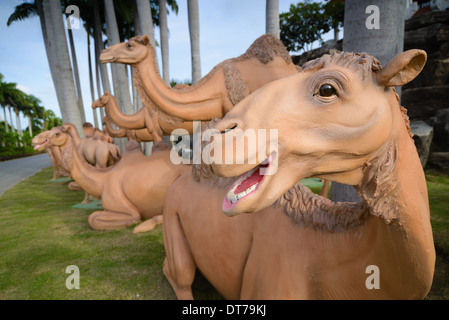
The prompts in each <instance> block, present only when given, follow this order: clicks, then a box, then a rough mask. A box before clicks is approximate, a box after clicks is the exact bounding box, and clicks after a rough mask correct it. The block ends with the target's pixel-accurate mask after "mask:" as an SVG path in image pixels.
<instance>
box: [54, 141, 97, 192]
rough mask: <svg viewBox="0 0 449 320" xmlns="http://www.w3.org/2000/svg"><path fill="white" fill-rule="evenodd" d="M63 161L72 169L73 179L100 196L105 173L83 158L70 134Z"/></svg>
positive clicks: (63, 153) (88, 190)
mask: <svg viewBox="0 0 449 320" xmlns="http://www.w3.org/2000/svg"><path fill="white" fill-rule="evenodd" d="M61 156H62V162H63V163H64V167H65V168H66V169H67V170H68V171H70V175H71V176H72V177H73V179H74V180H75V181H76V182H77V183H78V184H79V185H80V186H81V188H83V190H84V191H86V192H87V193H89V194H91V195H94V196H97V197H99V196H100V195H101V190H102V188H103V180H102V179H103V176H104V173H105V172H103V171H102V170H100V169H96V168H94V167H92V166H91V165H89V164H88V163H87V162H86V161H85V160H84V159H82V158H81V157H80V155H79V153H78V151H77V146H76V144H75V143H74V140H73V137H72V136H71V135H70V134H69V135H68V138H67V143H66V144H65V146H64V148H63V149H62V150H61Z"/></svg>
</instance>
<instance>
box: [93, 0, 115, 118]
mask: <svg viewBox="0 0 449 320" xmlns="http://www.w3.org/2000/svg"><path fill="white" fill-rule="evenodd" d="M98 1H99V0H94V34H93V36H94V44H95V75H96V78H97V91H98V97H101V95H102V91H101V89H100V79H101V85H102V87H103V92H106V91H107V92H109V93H110V92H111V87H110V85H109V75H108V69H107V67H106V65H105V64H102V63H100V53H101V51H103V49H104V46H103V37H102V33H101V17H100V8H99V4H98ZM100 74H101V77H100ZM100 117H101V124H102V126H103V118H104V110H103V108H100Z"/></svg>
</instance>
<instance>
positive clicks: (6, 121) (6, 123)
mask: <svg viewBox="0 0 449 320" xmlns="http://www.w3.org/2000/svg"><path fill="white" fill-rule="evenodd" d="M3 115H4V117H5V131H6V133H8V132H9V128H8V119H6V106H3Z"/></svg>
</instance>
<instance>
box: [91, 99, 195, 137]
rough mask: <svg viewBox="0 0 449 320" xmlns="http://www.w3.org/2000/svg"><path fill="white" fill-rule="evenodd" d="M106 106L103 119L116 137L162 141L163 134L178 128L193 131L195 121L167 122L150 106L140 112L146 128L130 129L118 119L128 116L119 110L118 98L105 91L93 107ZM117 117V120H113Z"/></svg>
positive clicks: (190, 132)
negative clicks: (116, 127)
mask: <svg viewBox="0 0 449 320" xmlns="http://www.w3.org/2000/svg"><path fill="white" fill-rule="evenodd" d="M100 107H104V108H105V113H106V116H105V117H104V119H103V121H104V123H105V125H106V127H107V131H108V133H109V134H110V135H111V136H113V137H116V138H124V137H127V138H128V139H133V140H136V141H138V142H150V141H161V140H162V136H163V135H170V134H171V133H172V132H173V131H174V130H176V129H183V130H186V131H187V132H188V133H189V134H192V133H193V122H192V121H185V122H182V123H178V124H174V123H173V122H167V121H164V120H163V119H161V118H160V117H158V115H157V114H156V113H154V112H152V111H151V110H150V109H149V108H142V109H140V111H139V112H138V114H139V116H140V117H141V119H142V123H143V126H144V128H137V129H129V128H127V125H126V122H125V124H124V123H123V122H121V121H120V120H118V121H117V119H120V118H117V117H121V116H123V117H126V116H127V115H126V114H124V113H122V112H121V111H120V110H119V106H118V103H117V99H115V97H114V96H113V95H111V94H110V93H109V92H105V94H104V95H102V96H101V97H100V99H98V100H96V101H94V102H93V103H92V108H93V109H96V108H100ZM113 119H115V121H114V120H113ZM112 124H115V125H117V126H118V127H119V128H118V129H115V128H113V127H112Z"/></svg>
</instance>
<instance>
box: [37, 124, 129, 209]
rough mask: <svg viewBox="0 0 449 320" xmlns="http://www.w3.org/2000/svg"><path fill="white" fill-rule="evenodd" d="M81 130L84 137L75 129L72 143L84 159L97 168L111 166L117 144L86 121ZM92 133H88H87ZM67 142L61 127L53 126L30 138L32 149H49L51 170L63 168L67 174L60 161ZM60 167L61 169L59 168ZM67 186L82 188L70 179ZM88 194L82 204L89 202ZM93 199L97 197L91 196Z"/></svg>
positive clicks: (114, 159) (71, 188)
mask: <svg viewBox="0 0 449 320" xmlns="http://www.w3.org/2000/svg"><path fill="white" fill-rule="evenodd" d="M67 126H73V125H72V124H67ZM83 131H84V135H85V137H86V138H84V139H81V137H80V136H79V134H78V131H77V130H76V129H74V130H73V132H74V138H73V139H74V143H75V146H76V148H77V151H78V152H79V153H80V154H81V155H82V157H84V159H85V160H86V161H88V162H89V164H90V165H93V166H96V167H97V168H105V167H107V166H111V165H113V164H115V163H116V162H117V161H119V160H120V157H121V154H120V150H119V149H118V147H117V146H115V145H113V144H111V143H108V142H106V141H105V140H108V138H109V136H108V135H105V134H104V133H102V132H100V131H98V130H94V129H93V127H92V130H91V126H89V125H88V124H87V123H86V124H84V125H83ZM90 132H91V133H92V134H90V135H89V133H90ZM66 142H67V138H66V136H65V135H64V134H62V133H61V129H60V128H59V127H56V128H53V129H51V130H47V131H44V132H42V133H40V134H38V135H37V136H35V137H34V138H33V140H32V144H33V145H34V149H35V150H38V151H43V150H46V151H47V152H48V151H49V150H50V152H51V154H52V157H51V158H50V159H51V161H52V164H53V172H55V169H54V168H55V166H56V167H57V170H63V171H64V172H67V176H71V175H70V170H68V169H67V167H66V166H65V165H64V164H63V163H62V160H61V159H62V157H61V152H62V150H64V148H65V144H66ZM59 168H62V169H59ZM54 177H55V173H53V178H54ZM68 188H69V189H70V190H72V191H79V190H84V189H83V188H81V186H80V185H79V184H78V183H77V182H76V181H72V182H70V183H69V184H68ZM89 198H90V195H89V194H88V193H87V192H85V196H84V199H83V201H82V203H83V204H85V203H89V201H90V200H89ZM93 198H94V199H95V200H97V199H98V197H96V196H93Z"/></svg>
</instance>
